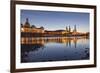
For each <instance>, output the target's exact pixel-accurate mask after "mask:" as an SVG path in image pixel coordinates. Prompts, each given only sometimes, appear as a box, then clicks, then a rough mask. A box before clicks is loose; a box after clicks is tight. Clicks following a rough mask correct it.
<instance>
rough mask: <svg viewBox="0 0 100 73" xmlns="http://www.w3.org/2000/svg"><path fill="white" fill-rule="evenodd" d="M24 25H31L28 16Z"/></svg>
mask: <svg viewBox="0 0 100 73" xmlns="http://www.w3.org/2000/svg"><path fill="white" fill-rule="evenodd" d="M24 27H27V28H29V27H30V23H29V21H28V18H26V22H25V24H24Z"/></svg>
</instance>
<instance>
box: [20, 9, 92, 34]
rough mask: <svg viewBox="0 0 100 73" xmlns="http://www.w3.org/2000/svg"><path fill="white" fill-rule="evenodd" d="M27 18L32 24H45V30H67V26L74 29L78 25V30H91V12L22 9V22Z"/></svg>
mask: <svg viewBox="0 0 100 73" xmlns="http://www.w3.org/2000/svg"><path fill="white" fill-rule="evenodd" d="M26 18H28V19H29V23H30V24H31V25H35V26H36V27H38V28H39V27H41V26H43V27H44V28H45V30H65V29H66V26H70V27H71V29H73V28H74V25H76V27H77V30H78V31H80V32H89V24H90V23H89V13H82V12H81V13H79V12H58V11H38V10H21V23H22V24H24V23H25V21H26Z"/></svg>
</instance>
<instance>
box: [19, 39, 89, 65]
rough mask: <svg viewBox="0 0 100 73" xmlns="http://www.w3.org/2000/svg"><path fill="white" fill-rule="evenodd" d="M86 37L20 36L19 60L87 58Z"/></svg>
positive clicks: (87, 41)
mask: <svg viewBox="0 0 100 73" xmlns="http://www.w3.org/2000/svg"><path fill="white" fill-rule="evenodd" d="M89 49H90V48H89V39H88V38H86V37H38V38H34V37H33V38H23V37H22V38H21V62H22V63H27V62H46V61H64V60H65V61H67V60H86V59H89Z"/></svg>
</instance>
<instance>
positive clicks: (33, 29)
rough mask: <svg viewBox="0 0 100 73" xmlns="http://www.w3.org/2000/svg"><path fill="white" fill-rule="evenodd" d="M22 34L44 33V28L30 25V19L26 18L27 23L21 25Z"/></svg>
mask: <svg viewBox="0 0 100 73" xmlns="http://www.w3.org/2000/svg"><path fill="white" fill-rule="evenodd" d="M21 32H24V33H25V32H26V33H44V27H40V28H37V27H36V26H35V25H30V23H29V20H28V18H26V22H25V23H24V24H21Z"/></svg>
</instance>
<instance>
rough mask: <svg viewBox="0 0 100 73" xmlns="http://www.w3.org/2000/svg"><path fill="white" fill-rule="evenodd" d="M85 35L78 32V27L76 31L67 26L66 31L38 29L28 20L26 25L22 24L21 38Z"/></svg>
mask: <svg viewBox="0 0 100 73" xmlns="http://www.w3.org/2000/svg"><path fill="white" fill-rule="evenodd" d="M81 35H85V34H83V33H79V32H77V28H76V25H74V29H73V30H72V29H71V27H70V26H69V28H68V27H67V26H66V28H65V30H54V31H50V30H45V29H44V27H43V26H41V27H39V28H38V27H36V26H35V25H30V23H29V20H28V18H26V21H25V23H24V24H21V37H49V36H81Z"/></svg>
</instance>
